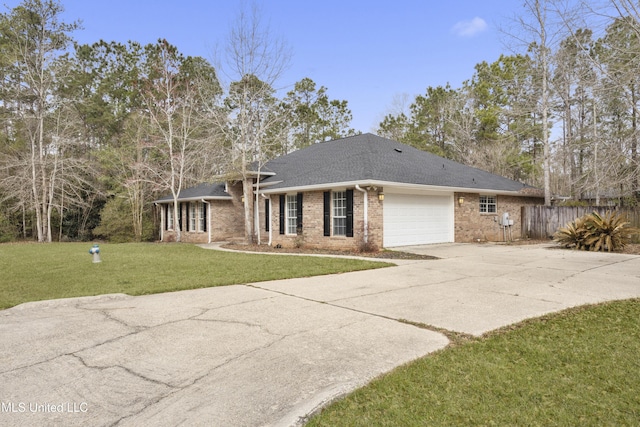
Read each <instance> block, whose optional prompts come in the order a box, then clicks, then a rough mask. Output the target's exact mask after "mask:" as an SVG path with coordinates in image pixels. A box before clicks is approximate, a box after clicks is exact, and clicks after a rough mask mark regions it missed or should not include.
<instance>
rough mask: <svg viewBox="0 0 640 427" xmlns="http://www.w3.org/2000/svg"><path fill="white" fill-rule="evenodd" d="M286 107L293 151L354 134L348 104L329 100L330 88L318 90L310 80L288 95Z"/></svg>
mask: <svg viewBox="0 0 640 427" xmlns="http://www.w3.org/2000/svg"><path fill="white" fill-rule="evenodd" d="M284 105H285V106H286V108H287V109H288V111H289V112H290V115H291V125H290V126H291V131H290V132H291V145H292V148H293V149H300V148H304V147H307V146H309V145H311V144H315V143H317V142H323V141H326V140H327V139H338V138H344V137H346V136H350V135H353V134H355V131H354V130H353V129H351V128H349V124H350V122H351V119H352V116H351V110H349V108H348V106H347V101H339V100H335V99H329V96H328V95H327V88H326V87H324V86H320V88H316V83H315V82H314V81H313V80H311V79H310V78H308V77H306V78H304V79H302V80H300V81H299V82H297V83H296V84H295V86H294V88H293V90H291V91H289V92H288V93H287V96H286V98H285V99H284Z"/></svg>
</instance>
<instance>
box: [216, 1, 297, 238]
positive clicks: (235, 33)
mask: <svg viewBox="0 0 640 427" xmlns="http://www.w3.org/2000/svg"><path fill="white" fill-rule="evenodd" d="M289 60H290V51H289V47H288V45H287V44H286V43H285V42H284V41H283V40H282V39H279V38H277V37H275V36H274V35H273V33H272V32H271V30H270V28H269V26H268V25H264V24H263V22H262V20H261V16H260V13H259V11H258V9H257V7H256V6H255V5H254V6H253V7H252V9H251V11H250V12H248V11H247V10H245V9H242V10H240V13H239V15H238V18H237V21H236V22H235V24H234V26H233V28H232V29H231V31H230V34H229V37H228V40H227V44H226V57H225V61H224V63H225V65H224V66H223V69H224V70H225V71H226V75H227V76H228V77H229V78H230V80H231V81H232V83H231V84H230V86H229V97H228V100H229V101H228V102H227V103H226V104H227V107H232V108H229V110H228V111H229V112H230V115H229V116H226V117H225V116H219V117H224V120H222V121H221V123H220V126H219V128H220V130H221V131H222V132H224V134H225V136H226V139H227V141H228V142H229V145H230V147H231V149H232V155H230V156H229V158H230V159H231V160H232V164H231V165H230V167H229V169H230V170H231V171H234V174H235V177H236V178H237V179H239V180H241V181H242V184H243V194H244V212H245V221H244V228H245V239H246V241H247V242H249V243H251V242H253V241H254V236H255V238H257V239H259V227H258V226H257V223H258V222H257V221H256V220H255V216H256V215H257V211H258V209H257V206H258V200H257V197H258V196H257V192H256V193H255V200H254V191H253V190H254V187H253V184H254V182H255V183H257V184H259V176H260V169H261V166H262V164H264V162H265V161H266V160H267V154H268V153H272V152H273V150H272V149H270V148H269V145H271V143H273V142H274V140H275V137H276V135H277V133H278V131H279V130H281V129H284V127H283V123H284V121H286V119H287V117H286V116H285V115H282V114H279V112H280V111H281V108H280V106H279V105H278V103H275V102H272V101H273V93H274V88H275V85H276V82H277V81H278V80H279V79H280V77H281V76H282V73H283V72H284V71H285V69H286V68H287V67H288V65H289ZM254 206H255V212H254ZM254 224H255V229H254Z"/></svg>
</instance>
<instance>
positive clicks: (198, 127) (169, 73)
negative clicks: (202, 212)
mask: <svg viewBox="0 0 640 427" xmlns="http://www.w3.org/2000/svg"><path fill="white" fill-rule="evenodd" d="M145 50H146V54H147V64H146V65H147V70H146V77H145V79H144V83H143V87H144V89H143V102H144V104H145V106H146V109H147V112H148V115H149V118H150V120H151V125H152V133H153V135H152V138H156V139H157V140H159V141H160V143H159V144H157V145H156V146H155V148H156V150H157V153H158V154H159V159H158V160H159V162H158V164H157V165H156V164H154V166H155V167H156V168H155V173H156V177H157V179H159V180H160V181H161V182H162V183H163V187H164V188H166V189H167V190H170V191H171V195H172V197H173V203H174V207H175V208H176V209H173V216H174V224H179V212H178V209H177V207H178V197H179V195H180V191H181V190H182V188H183V187H184V185H185V183H186V181H187V179H188V177H189V175H190V173H191V172H192V169H193V167H194V165H195V164H197V159H198V157H199V156H200V150H199V149H200V148H201V147H202V145H203V143H204V141H206V138H207V136H208V134H207V131H206V129H205V128H204V125H205V123H206V122H205V121H204V120H202V119H201V116H200V114H203V113H205V112H206V111H207V110H206V108H204V106H203V103H204V102H207V101H208V100H203V99H201V97H200V95H201V93H202V88H201V85H206V84H213V85H217V78H216V76H215V72H214V70H213V67H211V66H209V65H208V63H206V61H204V60H203V59H201V58H191V57H187V58H185V57H183V56H182V55H181V54H180V53H179V52H178V51H177V49H176V48H175V47H174V46H172V45H170V44H169V43H168V42H167V41H166V40H160V41H158V43H157V44H155V45H149V46H147V47H146V48H145ZM180 239H181V230H180V227H177V228H176V240H177V241H180Z"/></svg>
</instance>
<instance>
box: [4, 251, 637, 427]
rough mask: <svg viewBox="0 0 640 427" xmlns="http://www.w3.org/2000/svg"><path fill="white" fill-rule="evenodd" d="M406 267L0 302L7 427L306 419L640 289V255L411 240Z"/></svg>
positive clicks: (291, 421)
mask: <svg viewBox="0 0 640 427" xmlns="http://www.w3.org/2000/svg"><path fill="white" fill-rule="evenodd" d="M404 250H410V251H414V252H418V253H426V254H429V255H435V256H437V257H440V258H441V259H439V260H433V261H402V262H400V265H399V266H397V267H392V268H387V269H382V270H375V271H365V272H355V273H347V274H340V275H332V276H322V277H315V278H307V279H292V280H282V281H273V282H264V283H257V284H253V285H237V286H228V287H221V288H210V289H199V290H193V291H183V292H175V293H169V294H158V295H149V296H141V297H129V296H126V295H107V296H102V297H92V298H76V299H67V300H56V301H45V302H36V303H28V304H23V305H21V306H18V307H14V308H12V309H9V310H4V311H0V337H1V340H2V341H1V342H2V345H1V346H0V425H3V426H5V425H6V426H37V425H64V426H69V425H92V426H102V425H104V426H106V425H109V426H111V425H118V426H139V425H158V426H176V425H189V426H192V425H207V426H211V425H216V426H218V425H219V426H263V425H276V426H280V425H282V426H286V425H294V424H297V423H301V422H303V421H304V419H305V416H306V415H307V414H309V413H311V412H313V411H314V410H316V409H317V408H319V407H320V406H322V405H323V404H325V403H326V402H328V401H330V400H332V399H334V398H336V397H339V396H341V395H343V394H345V393H346V392H349V391H351V390H353V389H355V388H357V387H359V386H361V385H363V384H365V383H366V382H368V381H369V380H370V379H371V378H374V377H376V376H378V375H380V374H381V373H383V372H387V371H389V370H391V369H392V368H394V367H395V366H398V365H400V364H403V363H406V362H408V361H410V360H413V359H415V358H418V357H421V356H424V355H426V354H429V353H431V352H433V351H435V350H437V349H440V348H443V347H444V346H446V344H447V342H448V341H447V339H446V337H445V336H444V335H442V334H440V333H437V332H434V331H430V330H427V329H421V328H418V327H415V326H411V325H408V324H406V323H402V322H400V321H399V320H401V319H405V320H409V321H412V322H417V323H423V324H426V325H431V326H435V327H438V328H444V329H449V330H453V331H458V332H464V333H468V334H474V335H480V334H482V333H484V332H486V331H489V330H492V329H495V328H499V327H501V326H504V325H508V324H511V323H514V322H517V321H520V320H522V319H525V318H529V317H534V316H539V315H542V314H545V313H549V312H553V311H558V310H561V309H564V308H567V307H572V306H576V305H581V304H586V303H595V302H600V301H605V300H613V299H624V298H630V297H640V257H638V256H630V255H617V254H600V253H585V252H573V251H564V250H557V249H548V248H546V247H544V246H541V245H534V246H504V245H464V244H448V245H432V246H423V247H412V248H404Z"/></svg>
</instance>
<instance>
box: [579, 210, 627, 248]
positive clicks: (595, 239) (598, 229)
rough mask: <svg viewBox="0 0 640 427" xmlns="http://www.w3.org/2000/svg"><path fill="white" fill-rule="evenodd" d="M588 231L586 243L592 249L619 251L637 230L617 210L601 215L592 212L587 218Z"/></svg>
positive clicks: (585, 238) (585, 237)
mask: <svg viewBox="0 0 640 427" xmlns="http://www.w3.org/2000/svg"><path fill="white" fill-rule="evenodd" d="M586 227H587V232H586V234H585V236H584V244H585V246H586V247H588V248H589V250H591V251H596V252H597V251H605V250H606V251H608V252H612V251H618V250H622V249H624V247H625V246H626V245H627V244H628V243H629V240H630V235H631V234H633V233H634V232H635V231H636V230H634V229H633V227H631V224H630V223H629V221H627V219H626V218H624V217H623V216H622V215H619V214H617V213H616V212H612V211H609V212H606V213H605V214H604V215H602V216H601V215H600V214H599V213H597V212H592V213H591V214H590V215H588V217H587V220H586Z"/></svg>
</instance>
